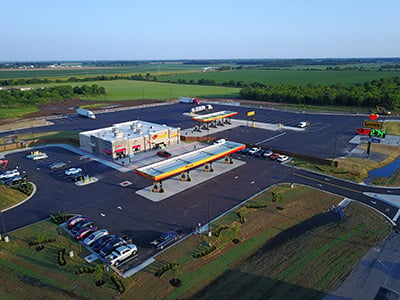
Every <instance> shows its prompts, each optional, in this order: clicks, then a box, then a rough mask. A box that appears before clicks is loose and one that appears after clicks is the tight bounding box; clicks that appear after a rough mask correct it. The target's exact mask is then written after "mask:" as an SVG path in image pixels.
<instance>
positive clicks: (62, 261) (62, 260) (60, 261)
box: [58, 248, 67, 267]
mask: <svg viewBox="0 0 400 300" xmlns="http://www.w3.org/2000/svg"><path fill="white" fill-rule="evenodd" d="M64 256H65V248H62V249H60V250H58V265H59V266H61V267H62V266H65V265H66V264H67V261H66V260H65V258H64Z"/></svg>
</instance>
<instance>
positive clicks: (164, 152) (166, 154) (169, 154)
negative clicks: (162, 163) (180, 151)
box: [157, 150, 172, 157]
mask: <svg viewBox="0 0 400 300" xmlns="http://www.w3.org/2000/svg"><path fill="white" fill-rule="evenodd" d="M157 155H158V156H161V157H171V156H172V154H171V153H169V152H168V151H165V150H160V151H158V152H157Z"/></svg>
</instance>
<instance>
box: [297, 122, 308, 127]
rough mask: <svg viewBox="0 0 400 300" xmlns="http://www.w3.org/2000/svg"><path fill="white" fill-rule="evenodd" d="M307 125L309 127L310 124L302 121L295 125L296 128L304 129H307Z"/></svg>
mask: <svg viewBox="0 0 400 300" xmlns="http://www.w3.org/2000/svg"><path fill="white" fill-rule="evenodd" d="M308 125H310V122H308V121H302V122H300V123H298V124H297V127H300V128H305V127H307V126H308Z"/></svg>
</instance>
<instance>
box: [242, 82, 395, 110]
mask: <svg viewBox="0 0 400 300" xmlns="http://www.w3.org/2000/svg"><path fill="white" fill-rule="evenodd" d="M240 97H241V98H243V99H253V100H259V101H271V102H285V103H295V104H309V105H340V106H358V107H374V106H377V105H379V106H384V107H385V108H387V109H392V110H400V77H399V76H396V77H392V78H386V79H378V80H372V81H368V82H365V83H364V84H356V85H354V86H344V85H342V84H335V85H329V86H321V85H314V84H308V85H305V86H301V85H275V86H268V85H264V84H261V83H252V84H250V85H249V86H247V87H244V88H242V89H241V90H240Z"/></svg>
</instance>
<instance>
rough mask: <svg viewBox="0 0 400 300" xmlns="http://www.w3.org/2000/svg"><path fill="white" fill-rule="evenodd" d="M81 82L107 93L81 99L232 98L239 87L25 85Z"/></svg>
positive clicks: (138, 83)
mask: <svg viewBox="0 0 400 300" xmlns="http://www.w3.org/2000/svg"><path fill="white" fill-rule="evenodd" d="M83 84H87V85H92V84H97V85H99V86H103V87H104V88H105V89H106V91H107V94H106V95H102V96H98V97H81V99H83V100H96V101H102V100H108V101H113V100H118V101H119V100H138V99H158V100H167V99H178V97H181V96H185V97H199V98H225V97H226V98H234V97H238V96H239V90H240V89H239V88H229V87H221V86H201V85H184V84H174V83H159V82H149V81H135V80H110V81H88V82H84V83H82V82H65V83H64V82H63V83H50V84H38V85H26V86H29V87H42V86H44V87H49V86H57V85H70V86H77V85H78V86H81V85H83Z"/></svg>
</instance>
